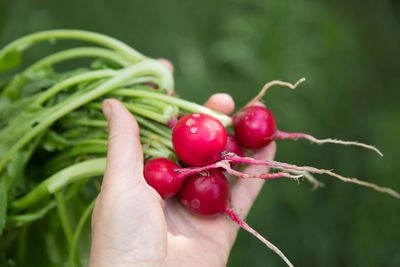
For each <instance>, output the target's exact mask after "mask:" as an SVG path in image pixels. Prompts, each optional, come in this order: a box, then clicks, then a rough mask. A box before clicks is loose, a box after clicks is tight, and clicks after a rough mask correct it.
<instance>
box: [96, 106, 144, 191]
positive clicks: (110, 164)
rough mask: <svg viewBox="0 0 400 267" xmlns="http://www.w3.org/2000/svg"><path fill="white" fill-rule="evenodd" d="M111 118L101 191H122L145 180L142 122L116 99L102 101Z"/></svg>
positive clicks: (106, 113)
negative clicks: (140, 123)
mask: <svg viewBox="0 0 400 267" xmlns="http://www.w3.org/2000/svg"><path fill="white" fill-rule="evenodd" d="M102 109H103V112H104V115H105V116H106V118H107V120H108V128H109V132H110V133H109V137H108V152H107V165H106V171H105V174H104V178H103V183H102V191H103V190H104V189H105V190H104V191H115V190H116V191H119V192H120V190H126V188H129V187H132V186H135V185H137V184H138V183H145V181H144V178H143V151H142V146H141V144H140V139H139V126H138V124H137V122H136V120H135V119H134V117H133V116H132V114H131V113H130V112H129V111H128V110H127V109H126V108H125V107H124V106H123V105H122V104H121V102H119V101H117V100H115V99H107V100H105V101H104V102H103V104H102Z"/></svg>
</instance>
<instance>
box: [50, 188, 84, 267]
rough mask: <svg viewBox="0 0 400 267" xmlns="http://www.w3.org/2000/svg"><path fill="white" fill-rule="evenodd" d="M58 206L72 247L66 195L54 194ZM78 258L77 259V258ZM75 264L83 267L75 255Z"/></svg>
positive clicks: (64, 229) (65, 232)
mask: <svg viewBox="0 0 400 267" xmlns="http://www.w3.org/2000/svg"><path fill="white" fill-rule="evenodd" d="M54 197H55V200H56V205H57V212H58V217H59V218H60V222H61V227H62V229H63V231H64V234H65V237H66V238H67V242H68V245H69V246H71V245H72V239H73V237H72V228H71V224H70V221H69V219H68V212H67V207H66V205H65V199H64V193H63V192H57V193H55V194H54ZM75 256H76V257H75ZM74 258H75V263H76V265H77V266H78V267H79V266H81V262H80V261H79V255H74Z"/></svg>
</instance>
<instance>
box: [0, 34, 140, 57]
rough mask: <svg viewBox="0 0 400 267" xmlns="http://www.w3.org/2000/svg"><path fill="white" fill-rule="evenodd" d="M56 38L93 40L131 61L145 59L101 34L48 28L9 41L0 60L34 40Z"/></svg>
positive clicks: (121, 43) (0, 54)
mask: <svg viewBox="0 0 400 267" xmlns="http://www.w3.org/2000/svg"><path fill="white" fill-rule="evenodd" d="M56 39H75V40H83V41H89V42H93V43H96V44H99V45H102V46H105V47H108V48H111V49H112V50H114V51H116V52H117V53H119V54H120V55H121V56H123V57H124V58H126V59H127V60H129V61H130V62H132V63H135V62H138V61H141V60H144V59H146V57H145V56H143V55H142V54H140V53H139V52H137V51H136V50H134V49H133V48H131V47H130V46H128V45H126V44H125V43H123V42H121V41H119V40H117V39H114V38H112V37H109V36H106V35H103V34H99V33H95V32H90V31H82V30H50V31H42V32H37V33H33V34H29V35H26V36H24V37H21V38H19V39H17V40H15V41H13V42H11V43H9V44H8V45H7V46H5V47H4V48H3V49H2V50H0V60H1V59H2V58H3V57H5V56H6V55H7V54H8V53H11V52H13V51H24V50H25V49H27V48H28V47H29V46H31V45H32V44H34V43H36V42H40V41H46V40H50V41H55V40H56Z"/></svg>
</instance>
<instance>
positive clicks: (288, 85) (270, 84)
mask: <svg viewBox="0 0 400 267" xmlns="http://www.w3.org/2000/svg"><path fill="white" fill-rule="evenodd" d="M305 80H306V78H301V79H300V80H298V81H297V82H296V83H295V84H294V85H293V84H291V83H288V82H282V81H278V80H275V81H271V82H268V83H266V84H265V85H264V86H263V88H262V89H261V91H260V92H259V93H258V94H257V95H256V96H255V97H254V98H253V99H252V100H250V102H249V103H247V104H246V105H245V107H248V106H252V105H254V103H255V102H257V101H259V100H260V99H261V98H262V97H263V96H264V95H265V93H266V92H267V90H268V89H269V88H270V87H272V86H274V85H280V86H286V87H289V88H290V89H293V90H294V89H296V87H297V86H298V85H299V84H301V83H302V82H304V81H305Z"/></svg>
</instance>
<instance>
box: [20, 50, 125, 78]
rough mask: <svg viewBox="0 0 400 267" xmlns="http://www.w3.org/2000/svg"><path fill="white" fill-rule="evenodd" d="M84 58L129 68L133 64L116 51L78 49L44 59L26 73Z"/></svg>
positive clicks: (61, 52)
mask: <svg viewBox="0 0 400 267" xmlns="http://www.w3.org/2000/svg"><path fill="white" fill-rule="evenodd" d="M82 57H95V58H104V59H108V60H110V61H113V62H115V63H117V64H119V65H121V66H124V67H127V66H129V65H131V64H132V63H131V62H129V61H127V60H126V59H125V58H123V57H122V56H121V55H119V54H117V53H115V52H114V51H111V50H108V49H104V48H100V47H76V48H71V49H67V50H63V51H60V52H57V53H54V54H52V55H49V56H47V57H45V58H42V59H41V60H39V61H38V62H36V63H34V64H33V65H31V66H30V67H29V68H27V69H26V70H25V71H24V73H29V72H35V71H37V70H39V69H41V68H43V67H47V66H52V65H54V64H57V63H60V62H63V61H65V60H69V59H74V58H82Z"/></svg>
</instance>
